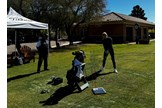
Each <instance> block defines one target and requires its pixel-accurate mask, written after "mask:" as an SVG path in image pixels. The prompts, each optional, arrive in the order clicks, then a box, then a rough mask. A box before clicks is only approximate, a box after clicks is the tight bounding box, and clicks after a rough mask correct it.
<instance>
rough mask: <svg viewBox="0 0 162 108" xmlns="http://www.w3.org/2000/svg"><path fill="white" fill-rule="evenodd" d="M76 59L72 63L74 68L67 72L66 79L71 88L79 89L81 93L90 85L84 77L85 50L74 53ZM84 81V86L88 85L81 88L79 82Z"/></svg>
mask: <svg viewBox="0 0 162 108" xmlns="http://www.w3.org/2000/svg"><path fill="white" fill-rule="evenodd" d="M72 54H73V55H74V56H75V57H74V60H73V61H72V68H71V69H70V70H68V71H67V74H66V78H67V83H68V85H69V86H71V87H77V88H78V89H79V90H80V91H82V90H83V89H85V88H86V87H87V86H88V85H89V84H88V83H87V81H86V79H85V77H84V73H83V71H84V67H85V63H84V59H85V57H86V56H85V53H84V51H83V50H79V51H75V52H73V53H72ZM81 81H83V82H84V84H86V85H85V86H86V87H85V86H84V87H80V86H79V82H81Z"/></svg>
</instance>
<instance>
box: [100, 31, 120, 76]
mask: <svg viewBox="0 0 162 108" xmlns="http://www.w3.org/2000/svg"><path fill="white" fill-rule="evenodd" d="M102 38H103V40H102V43H103V47H104V55H103V63H102V66H101V71H103V70H104V68H105V64H106V59H107V56H108V54H109V53H110V56H111V60H112V63H113V67H114V72H115V73H118V71H117V69H116V62H115V56H114V49H113V46H112V38H111V37H109V36H108V35H107V33H106V32H103V33H102Z"/></svg>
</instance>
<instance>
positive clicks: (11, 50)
mask: <svg viewBox="0 0 162 108" xmlns="http://www.w3.org/2000/svg"><path fill="white" fill-rule="evenodd" d="M76 43H80V41H77V42H74V44H76ZM21 45H27V46H29V47H30V48H31V49H32V50H37V49H36V42H33V43H22V44H21ZM65 45H69V41H60V46H65ZM51 47H52V48H55V47H56V43H55V41H51ZM13 51H15V44H12V45H8V46H7V54H11V53H12V52H13Z"/></svg>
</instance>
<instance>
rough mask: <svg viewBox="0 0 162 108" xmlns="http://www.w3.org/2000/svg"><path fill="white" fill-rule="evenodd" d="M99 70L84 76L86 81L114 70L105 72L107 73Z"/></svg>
mask: <svg viewBox="0 0 162 108" xmlns="http://www.w3.org/2000/svg"><path fill="white" fill-rule="evenodd" d="M100 72H101V70H98V71H96V72H94V73H93V74H91V75H89V76H87V77H86V80H87V81H91V80H96V78H97V77H99V76H102V75H108V74H112V73H114V72H107V73H100Z"/></svg>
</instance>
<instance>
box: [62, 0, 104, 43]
mask: <svg viewBox="0 0 162 108" xmlns="http://www.w3.org/2000/svg"><path fill="white" fill-rule="evenodd" d="M61 8H62V9H64V11H63V12H64V13H63V14H64V18H65V19H66V20H65V23H64V25H65V30H66V33H67V35H68V39H69V42H70V44H73V38H74V36H75V29H76V28H77V26H78V25H79V24H81V23H85V22H89V21H90V20H91V19H92V18H94V17H96V16H97V15H99V14H100V13H102V12H103V9H104V8H105V2H104V0H62V4H61Z"/></svg>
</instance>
